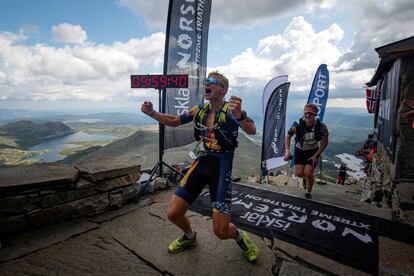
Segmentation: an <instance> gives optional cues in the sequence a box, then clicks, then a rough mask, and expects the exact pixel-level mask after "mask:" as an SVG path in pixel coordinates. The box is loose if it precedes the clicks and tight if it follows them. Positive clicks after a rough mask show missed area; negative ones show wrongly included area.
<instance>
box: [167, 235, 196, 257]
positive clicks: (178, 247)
mask: <svg viewBox="0 0 414 276" xmlns="http://www.w3.org/2000/svg"><path fill="white" fill-rule="evenodd" d="M196 244H197V233H196V235H195V236H194V238H193V239H187V237H186V236H185V235H183V236H182V237H181V238H178V239H176V240H174V241H173V242H172V243H171V244H170V245H169V246H168V252H170V253H178V252H181V251H184V250H186V249H188V248H191V247H193V246H195V245H196Z"/></svg>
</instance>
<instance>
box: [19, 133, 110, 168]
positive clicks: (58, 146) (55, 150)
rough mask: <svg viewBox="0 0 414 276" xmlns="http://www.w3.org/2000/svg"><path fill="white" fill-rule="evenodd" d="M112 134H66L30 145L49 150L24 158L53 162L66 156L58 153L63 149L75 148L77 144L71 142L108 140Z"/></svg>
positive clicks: (35, 148) (31, 148)
mask: <svg viewBox="0 0 414 276" xmlns="http://www.w3.org/2000/svg"><path fill="white" fill-rule="evenodd" d="M114 138H115V137H114V136H112V135H105V134H88V133H86V132H83V131H80V132H76V133H74V134H69V135H67V136H63V137H59V138H55V139H51V140H47V141H46V142H43V143H41V144H38V145H36V146H33V147H30V148H29V150H33V151H34V150H49V151H48V152H47V153H43V154H37V155H34V156H31V157H28V158H26V159H25V160H34V159H36V160H40V162H54V161H59V160H62V159H64V158H65V157H66V156H64V155H60V154H59V152H61V151H62V150H64V149H69V148H76V147H78V146H79V145H77V144H71V143H73V142H88V141H109V140H112V139H114Z"/></svg>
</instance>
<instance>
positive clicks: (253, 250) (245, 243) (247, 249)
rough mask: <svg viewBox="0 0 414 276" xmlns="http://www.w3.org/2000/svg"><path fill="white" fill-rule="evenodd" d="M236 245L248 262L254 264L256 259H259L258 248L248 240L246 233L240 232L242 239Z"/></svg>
mask: <svg viewBox="0 0 414 276" xmlns="http://www.w3.org/2000/svg"><path fill="white" fill-rule="evenodd" d="M237 244H238V245H239V246H240V247H241V249H242V250H243V251H244V252H243V254H244V257H246V259H247V260H248V261H249V262H254V261H256V259H257V257H259V248H258V247H257V245H255V244H254V243H253V242H252V241H251V240H250V238H249V235H247V233H246V231H242V239H241V240H240V241H239V242H238V243H237Z"/></svg>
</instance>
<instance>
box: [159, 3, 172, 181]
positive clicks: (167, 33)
mask: <svg viewBox="0 0 414 276" xmlns="http://www.w3.org/2000/svg"><path fill="white" fill-rule="evenodd" d="M172 2H173V0H170V1H169V3H168V16H167V27H166V30H165V48H164V68H163V74H164V75H166V74H167V70H168V48H169V45H170V39H169V37H170V26H171V12H172V4H173V3H172ZM165 95H166V89H165V88H164V89H160V90H159V96H158V107H159V111H160V112H161V113H165ZM158 135H159V136H158V161H159V169H160V173H159V175H160V177H162V163H163V160H162V159H163V156H164V136H165V126H164V125H163V124H161V123H159V133H158Z"/></svg>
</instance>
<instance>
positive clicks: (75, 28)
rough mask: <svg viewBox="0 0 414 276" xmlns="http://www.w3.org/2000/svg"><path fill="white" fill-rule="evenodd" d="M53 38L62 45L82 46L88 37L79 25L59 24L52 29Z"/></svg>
mask: <svg viewBox="0 0 414 276" xmlns="http://www.w3.org/2000/svg"><path fill="white" fill-rule="evenodd" d="M52 35H53V38H54V39H56V40H57V41H60V42H63V43H73V44H82V43H84V42H85V41H86V39H87V38H88V36H87V35H86V32H85V31H84V30H83V29H82V27H81V26H79V25H72V24H69V23H61V24H59V25H55V26H53V27H52Z"/></svg>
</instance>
